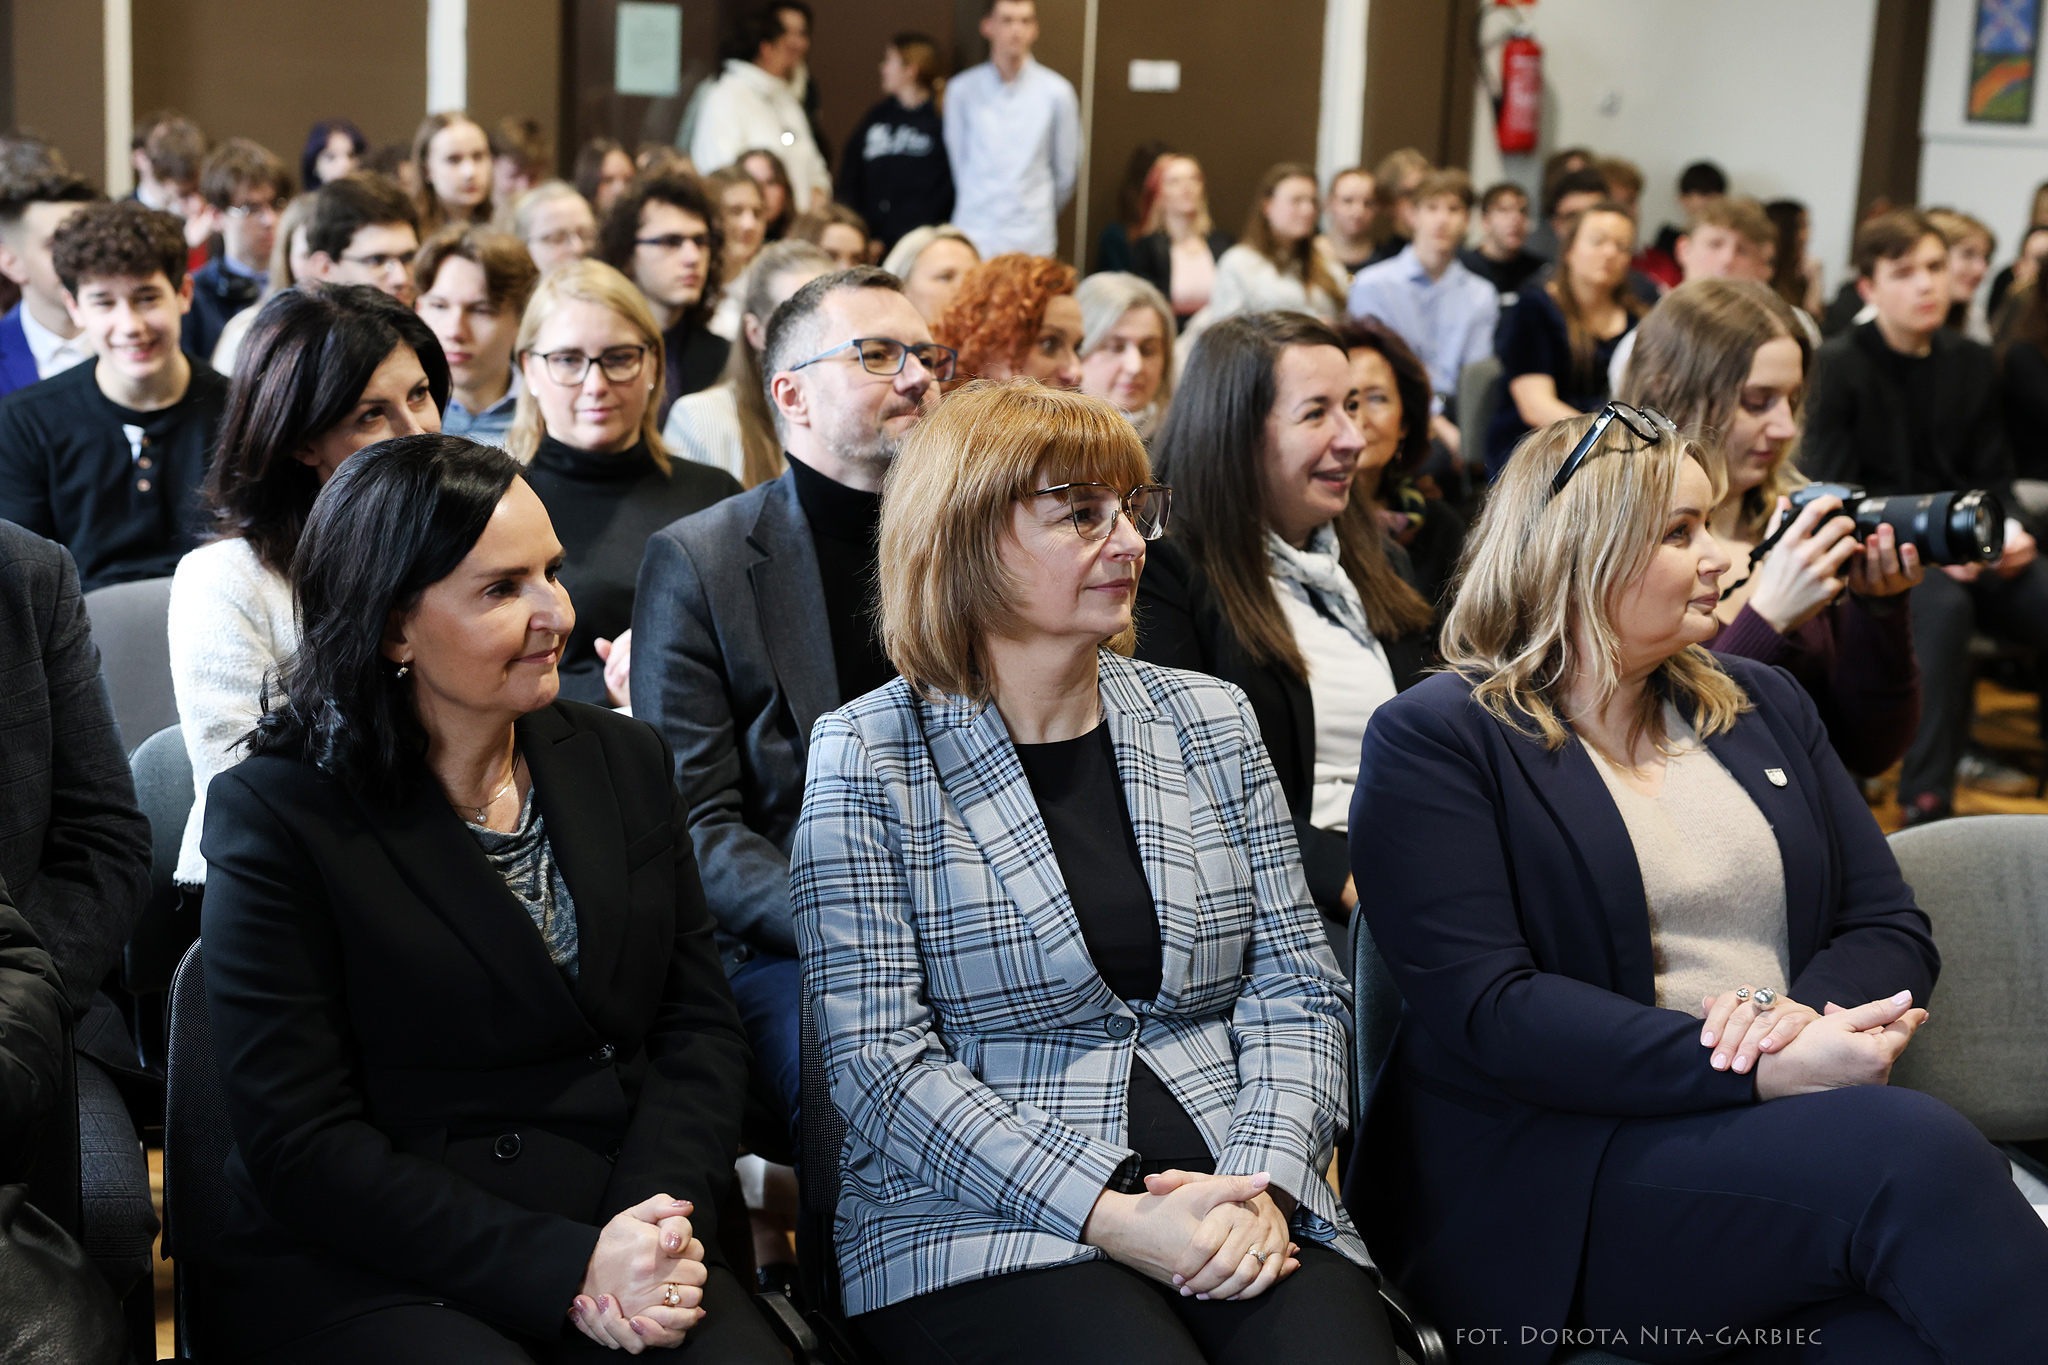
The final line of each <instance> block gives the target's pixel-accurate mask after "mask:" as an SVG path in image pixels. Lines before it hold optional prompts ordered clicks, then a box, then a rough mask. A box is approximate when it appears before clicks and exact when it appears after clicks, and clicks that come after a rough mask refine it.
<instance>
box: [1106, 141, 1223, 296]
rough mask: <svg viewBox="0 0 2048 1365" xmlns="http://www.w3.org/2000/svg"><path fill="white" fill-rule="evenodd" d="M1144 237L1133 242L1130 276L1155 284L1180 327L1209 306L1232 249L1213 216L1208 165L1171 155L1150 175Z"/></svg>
mask: <svg viewBox="0 0 2048 1365" xmlns="http://www.w3.org/2000/svg"><path fill="white" fill-rule="evenodd" d="M1140 208H1141V210H1142V215H1143V216H1142V217H1141V218H1140V220H1139V233H1138V236H1137V238H1136V239H1135V240H1134V241H1133V242H1132V243H1131V264H1130V273H1131V274H1133V275H1136V276H1138V277H1139V278H1141V279H1145V280H1149V281H1150V282H1151V284H1152V286H1153V287H1154V288H1155V289H1157V290H1158V291H1159V292H1160V293H1162V294H1164V295H1166V297H1167V298H1169V299H1171V300H1172V301H1173V316H1174V319H1175V322H1174V327H1175V330H1178V329H1179V328H1180V327H1182V326H1184V325H1185V324H1186V323H1187V320H1188V319H1189V318H1191V317H1193V316H1194V315H1195V314H1197V313H1199V312H1201V311H1202V310H1203V309H1204V308H1206V307H1208V306H1209V300H1210V299H1211V297H1213V296H1214V293H1215V290H1216V263H1217V262H1218V261H1220V260H1222V259H1223V253H1224V252H1226V251H1228V250H1230V247H1231V241H1230V234H1229V233H1227V232H1221V231H1218V230H1217V228H1216V225H1215V224H1214V223H1213V222H1212V221H1211V220H1210V218H1209V191H1208V187H1207V185H1206V184H1205V183H1204V182H1203V179H1202V164H1201V163H1200V162H1199V161H1196V160H1195V159H1194V158H1193V157H1191V156H1180V155H1178V154H1175V153H1168V154H1167V155H1165V156H1162V157H1160V158H1159V160H1158V161H1156V162H1154V163H1153V166H1152V169H1151V171H1150V172H1149V173H1148V174H1147V175H1146V177H1145V196H1144V201H1143V202H1142V203H1141V205H1140Z"/></svg>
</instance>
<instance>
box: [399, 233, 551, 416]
mask: <svg viewBox="0 0 2048 1365" xmlns="http://www.w3.org/2000/svg"><path fill="white" fill-rule="evenodd" d="M412 278H413V288H414V291H415V293H416V294H417V296H418V299H419V301H418V302H417V303H416V304H414V305H413V307H414V309H415V311H417V312H418V313H419V315H420V318H421V320H422V321H424V322H425V323H426V324H427V326H428V327H429V328H430V329H431V330H432V331H433V333H434V340H435V341H437V342H439V343H440V347H441V354H442V355H443V356H444V357H445V358H446V360H447V364H448V380H449V391H448V399H447V402H446V403H445V404H443V405H442V406H443V410H442V414H441V430H443V431H445V432H447V433H448V434H449V435H450V436H467V437H468V438H469V439H470V440H472V441H480V442H482V443H483V444H485V445H494V446H503V445H504V444H505V441H506V437H507V434H508V433H509V432H510V431H511V430H512V414H513V411H514V409H515V408H516V407H517V406H518V402H519V393H520V389H521V387H522V386H521V383H520V379H519V370H518V367H516V366H515V365H513V363H512V346H513V342H514V341H515V340H516V339H517V338H518V335H519V323H520V319H521V317H522V316H523V315H524V314H525V312H526V301H527V300H528V299H530V298H532V297H533V289H534V286H535V285H536V284H537V283H538V282H539V280H540V272H539V271H538V270H537V269H535V267H534V264H533V259H532V257H530V256H528V255H527V254H526V251H525V249H524V248H523V247H521V246H520V245H519V239H518V238H516V237H513V236H510V235H509V234H507V233H503V232H497V231H494V230H492V229H490V228H486V227H477V226H476V225H474V224H471V225H468V226H464V225H462V224H460V223H450V224H449V225H448V226H446V227H444V228H442V229H441V230H440V231H439V232H437V233H435V234H434V235H433V236H431V237H429V238H427V240H426V243H425V244H424V245H423V246H421V247H420V252H419V255H417V256H415V257H414V258H413V263H412Z"/></svg>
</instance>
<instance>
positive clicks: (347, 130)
mask: <svg viewBox="0 0 2048 1365" xmlns="http://www.w3.org/2000/svg"><path fill="white" fill-rule="evenodd" d="M336 133H341V134H343V135H344V136H345V137H347V138H348V141H349V145H350V146H351V147H354V148H355V149H356V160H357V161H358V162H360V161H362V159H363V158H364V157H366V156H368V155H369V154H370V139H368V138H366V137H364V136H363V130H362V129H360V128H358V127H356V126H355V124H353V123H350V122H349V121H348V120H347V119H345V118H324V119H321V120H320V121H319V122H318V123H316V124H314V125H313V129H312V131H311V132H309V133H307V134H306V148H305V150H304V151H302V152H300V153H299V184H300V186H301V187H302V188H304V190H305V191H306V193H307V194H311V193H312V192H313V191H314V190H317V189H319V188H320V186H321V184H322V183H323V182H322V181H321V179H320V153H322V152H324V151H326V150H327V143H328V140H329V139H330V138H332V137H333V136H334V135H335V134H336ZM278 207H279V208H283V207H284V205H283V204H279V205H278Z"/></svg>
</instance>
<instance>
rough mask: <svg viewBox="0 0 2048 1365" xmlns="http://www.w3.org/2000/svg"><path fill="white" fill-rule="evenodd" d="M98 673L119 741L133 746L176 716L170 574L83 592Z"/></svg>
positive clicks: (130, 746)
mask: <svg viewBox="0 0 2048 1365" xmlns="http://www.w3.org/2000/svg"><path fill="white" fill-rule="evenodd" d="M85 614H86V617H87V618H88V619H89V620H90V621H91V622H92V640H93V643H94V644H96V645H98V646H99V650H100V676H101V677H103V678H105V679H106V680H107V693H108V695H109V696H111V697H112V698H113V702H114V723H115V724H116V725H118V726H119V727H120V728H121V743H122V744H124V745H126V746H127V747H128V748H130V749H133V748H134V747H135V746H136V745H138V744H140V743H141V742H142V741H143V740H145V739H147V738H149V737H150V736H151V735H153V734H155V733H156V732H157V731H159V730H161V729H163V728H164V727H165V726H166V725H175V724H176V723H177V720H178V704H177V701H176V699H175V698H174V697H173V696H172V694H171V634H170V624H169V622H170V615H171V580H170V579H168V578H144V579H139V580H137V581H136V582H133V583H111V584H109V585H107V586H106V587H104V588H94V589H93V590H92V591H91V592H89V593H87V594H86V595H85Z"/></svg>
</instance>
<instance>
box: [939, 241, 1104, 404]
mask: <svg viewBox="0 0 2048 1365" xmlns="http://www.w3.org/2000/svg"><path fill="white" fill-rule="evenodd" d="M1079 283H1080V276H1079V275H1077V274H1075V273H1074V268H1073V267H1072V266H1070V265H1065V264H1062V263H1061V262H1059V261H1055V260H1050V259H1048V258H1047V257H1044V256H1027V255H1025V254H1024V253H1023V252H1021V251H1013V252H1011V253H1010V254H1008V255H1006V256H997V257H995V258H994V259H993V260H988V261H983V262H982V263H981V264H980V265H978V266H976V267H974V269H972V270H970V271H968V272H967V275H966V277H965V278H963V279H962V280H961V281H960V288H959V290H958V291H957V292H956V293H955V294H954V295H953V301H952V302H951V303H949V304H947V305H946V307H945V309H944V310H943V311H942V312H941V313H940V314H939V316H938V318H937V320H936V321H934V322H933V323H932V336H933V338H934V339H935V340H937V341H938V343H939V344H940V345H942V346H951V347H952V348H953V349H954V350H956V351H958V352H960V368H959V378H960V379H962V380H968V379H978V378H981V377H982V376H984V375H985V374H987V372H988V367H989V366H990V365H992V364H1001V365H1006V366H1008V367H1009V372H1010V373H1011V374H1015V373H1017V372H1018V371H1020V370H1022V369H1023V368H1024V357H1025V354H1026V353H1027V352H1028V351H1029V350H1030V349H1031V343H1032V342H1034V341H1036V340H1038V330H1039V328H1040V327H1042V326H1043V325H1044V324H1045V306H1046V305H1047V304H1048V303H1050V302H1051V301H1052V300H1054V299H1056V298H1058V297H1059V296H1060V295H1062V294H1071V293H1073V292H1074V286H1075V285H1077V284H1079Z"/></svg>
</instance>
